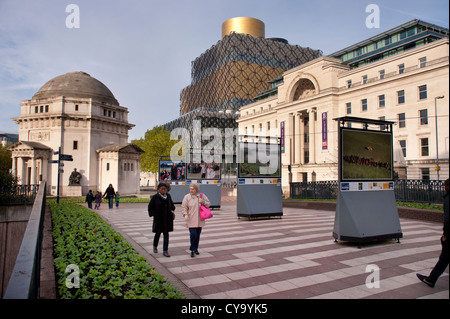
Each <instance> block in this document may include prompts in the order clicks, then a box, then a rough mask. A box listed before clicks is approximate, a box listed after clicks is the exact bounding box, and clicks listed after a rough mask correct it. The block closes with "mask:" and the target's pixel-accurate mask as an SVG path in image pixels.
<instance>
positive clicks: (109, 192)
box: [103, 184, 116, 208]
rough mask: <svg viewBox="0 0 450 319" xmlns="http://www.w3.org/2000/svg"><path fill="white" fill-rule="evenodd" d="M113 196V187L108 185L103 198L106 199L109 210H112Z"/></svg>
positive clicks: (114, 194) (114, 193)
mask: <svg viewBox="0 0 450 319" xmlns="http://www.w3.org/2000/svg"><path fill="white" fill-rule="evenodd" d="M115 196H116V192H115V191H114V187H113V186H112V184H109V186H108V188H107V189H106V191H105V193H104V194H103V198H104V197H106V198H107V199H108V205H109V208H113V200H114V197H115Z"/></svg>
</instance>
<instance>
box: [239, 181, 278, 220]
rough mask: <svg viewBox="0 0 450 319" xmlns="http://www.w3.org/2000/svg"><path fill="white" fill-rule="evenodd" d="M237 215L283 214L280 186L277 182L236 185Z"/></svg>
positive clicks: (265, 215)
mask: <svg viewBox="0 0 450 319" xmlns="http://www.w3.org/2000/svg"><path fill="white" fill-rule="evenodd" d="M237 215H238V217H248V218H258V217H272V216H280V218H281V216H283V203H282V199H281V186H279V185H277V184H260V185H259V184H249V185H237Z"/></svg>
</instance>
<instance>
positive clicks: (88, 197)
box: [86, 189, 94, 209]
mask: <svg viewBox="0 0 450 319" xmlns="http://www.w3.org/2000/svg"><path fill="white" fill-rule="evenodd" d="M93 201H94V194H93V193H92V189H90V190H89V192H88V193H87V195H86V202H87V203H88V207H89V208H90V209H92V202H93Z"/></svg>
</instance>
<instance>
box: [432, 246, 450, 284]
mask: <svg viewBox="0 0 450 319" xmlns="http://www.w3.org/2000/svg"><path fill="white" fill-rule="evenodd" d="M449 240H450V238H448V237H447V239H446V240H445V241H442V238H441V245H442V251H441V255H440V256H439V260H438V262H437V263H436V266H434V268H433V270H432V271H431V273H430V276H428V281H430V282H432V283H433V284H435V283H436V281H437V280H438V278H439V277H440V276H441V275H442V274H443V272H444V271H445V269H446V268H447V266H448V255H449V248H450V247H449Z"/></svg>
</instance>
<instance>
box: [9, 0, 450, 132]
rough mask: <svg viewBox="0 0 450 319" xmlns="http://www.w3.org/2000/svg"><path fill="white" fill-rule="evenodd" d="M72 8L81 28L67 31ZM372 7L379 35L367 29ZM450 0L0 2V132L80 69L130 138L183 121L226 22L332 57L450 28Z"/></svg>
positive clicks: (15, 129)
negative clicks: (196, 71) (118, 109)
mask: <svg viewBox="0 0 450 319" xmlns="http://www.w3.org/2000/svg"><path fill="white" fill-rule="evenodd" d="M69 4H76V5H77V6H78V8H79V10H80V26H79V28H67V27H66V18H67V17H68V16H69V15H70V13H67V12H66V7H67V6H68V5H69ZM369 4H376V5H377V6H378V7H379V9H380V25H379V28H368V27H366V18H367V17H368V16H369V15H370V14H371V13H370V12H366V7H367V6H368V5H369ZM448 10H449V4H448V0H429V1H419V0H388V1H385V0H380V1H376V0H369V1H361V0H340V1H334V0H333V1H332V0H314V1H311V0H308V1H304V0H164V1H163V0H128V1H125V0H114V1H113V0H109V1H106V0H86V1H85V0H68V1H64V0H53V1H52V0H0V132H7V133H17V132H18V125H17V124H15V122H14V121H12V120H11V117H17V116H19V115H20V102H21V101H22V100H28V99H31V98H32V96H33V94H34V93H36V92H37V91H38V90H39V88H40V87H42V86H43V85H44V84H45V83H46V82H47V81H49V80H51V79H52V78H54V77H56V76H59V75H62V74H65V73H67V72H70V71H84V72H86V73H89V74H90V75H91V76H92V77H94V78H96V79H97V80H99V81H101V82H102V83H104V84H105V85H106V86H107V87H108V88H109V89H110V90H111V91H112V93H113V94H114V96H115V97H116V99H117V100H118V101H119V103H120V105H122V106H125V107H127V108H128V110H129V112H130V114H129V122H130V123H133V124H135V125H136V127H134V128H133V129H132V130H131V131H130V132H129V135H130V138H129V139H130V141H131V140H132V139H137V138H140V137H143V136H144V134H145V132H146V131H147V130H148V129H151V128H153V127H154V126H155V125H162V124H164V123H167V122H169V121H171V120H173V119H175V118H177V117H178V116H179V107H180V102H179V98H180V92H181V90H182V89H183V88H184V87H186V86H188V85H189V84H190V83H191V62H192V61H193V60H195V58H197V57H198V56H200V55H201V54H202V53H203V52H205V51H206V50H207V49H209V48H210V47H211V46H213V45H214V44H216V43H217V41H219V40H220V38H221V27H222V23H223V22H224V21H226V20H228V19H230V18H233V17H240V16H246V17H253V18H257V19H260V20H262V21H263V22H264V23H265V26H266V37H268V38H269V37H281V38H285V39H287V40H288V41H289V43H291V44H297V45H300V46H303V47H310V48H313V49H320V50H322V51H323V54H324V55H328V54H331V53H333V52H336V51H338V50H340V49H343V48H345V47H347V46H350V45H352V44H355V43H357V42H359V41H362V40H364V39H367V38H369V37H371V36H374V35H376V34H379V33H381V32H383V31H386V30H389V29H391V28H393V27H396V26H398V25H400V24H402V23H405V22H407V21H410V20H412V19H420V20H424V21H426V22H429V23H434V24H437V25H439V26H442V27H446V28H448V26H449V15H448Z"/></svg>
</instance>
